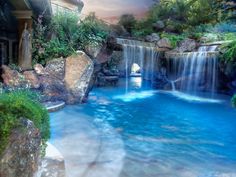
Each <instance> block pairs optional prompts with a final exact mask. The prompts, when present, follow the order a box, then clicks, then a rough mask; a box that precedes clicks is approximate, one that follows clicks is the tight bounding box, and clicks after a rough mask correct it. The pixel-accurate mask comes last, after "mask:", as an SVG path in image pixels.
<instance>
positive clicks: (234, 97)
mask: <svg viewBox="0 0 236 177" xmlns="http://www.w3.org/2000/svg"><path fill="white" fill-rule="evenodd" d="M231 102H232V106H233V107H235V108H236V94H235V95H234V96H233V97H232V99H231Z"/></svg>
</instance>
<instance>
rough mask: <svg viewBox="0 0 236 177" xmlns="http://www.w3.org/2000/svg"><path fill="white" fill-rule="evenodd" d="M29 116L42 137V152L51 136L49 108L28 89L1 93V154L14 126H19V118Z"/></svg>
mask: <svg viewBox="0 0 236 177" xmlns="http://www.w3.org/2000/svg"><path fill="white" fill-rule="evenodd" d="M20 118H27V119H29V120H31V121H32V122H34V125H35V126H36V127H37V128H38V129H39V130H40V132H41V137H42V148H41V150H42V152H44V151H45V148H46V146H45V145H46V142H47V140H48V139H49V137H50V127H49V116H48V112H47V110H46V109H45V108H44V107H42V106H41V104H40V103H39V102H38V101H37V95H35V94H33V93H32V92H28V91H15V92H9V93H2V94H1V95H0V142H1V143H0V154H1V153H2V152H3V150H4V149H5V147H6V145H7V143H8V138H9V135H10V133H11V130H12V129H13V128H16V127H17V126H19V119H20Z"/></svg>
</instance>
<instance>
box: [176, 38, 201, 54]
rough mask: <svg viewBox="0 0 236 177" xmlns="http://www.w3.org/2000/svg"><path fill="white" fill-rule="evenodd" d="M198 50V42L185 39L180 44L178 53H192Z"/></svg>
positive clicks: (177, 49)
mask: <svg viewBox="0 0 236 177" xmlns="http://www.w3.org/2000/svg"><path fill="white" fill-rule="evenodd" d="M196 48H197V42H196V41H195V40H193V39H189V38H187V39H184V40H183V41H181V42H180V43H179V44H178V47H177V48H176V49H175V51H176V52H192V51H194V50H195V49H196Z"/></svg>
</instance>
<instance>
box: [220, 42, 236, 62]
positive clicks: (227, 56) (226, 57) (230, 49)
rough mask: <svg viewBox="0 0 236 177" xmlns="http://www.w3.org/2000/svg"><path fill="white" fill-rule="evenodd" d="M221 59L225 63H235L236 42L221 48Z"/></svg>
mask: <svg viewBox="0 0 236 177" xmlns="http://www.w3.org/2000/svg"><path fill="white" fill-rule="evenodd" d="M222 51H223V53H222V55H221V59H222V60H223V61H225V62H231V63H233V62H235V61H236V40H234V41H233V42H231V43H229V44H227V45H224V46H223V48H222Z"/></svg>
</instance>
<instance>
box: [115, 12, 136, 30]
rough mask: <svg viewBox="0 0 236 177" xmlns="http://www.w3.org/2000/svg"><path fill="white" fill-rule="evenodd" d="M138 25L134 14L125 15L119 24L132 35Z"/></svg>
mask: <svg viewBox="0 0 236 177" xmlns="http://www.w3.org/2000/svg"><path fill="white" fill-rule="evenodd" d="M135 23H136V20H135V17H134V16H133V15H132V14H123V15H122V16H121V17H120V19H119V22H118V24H119V25H121V26H123V27H124V28H125V29H126V30H127V31H128V32H129V33H130V34H131V33H132V29H133V28H134V26H135Z"/></svg>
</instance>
